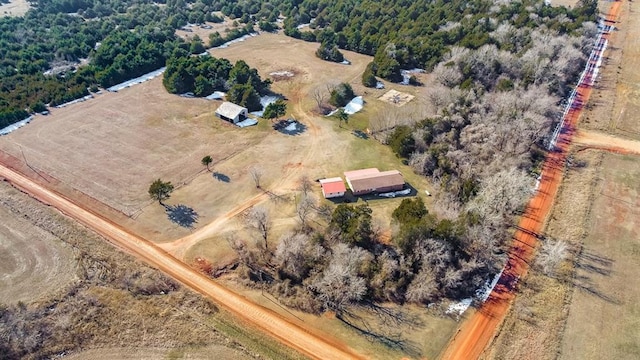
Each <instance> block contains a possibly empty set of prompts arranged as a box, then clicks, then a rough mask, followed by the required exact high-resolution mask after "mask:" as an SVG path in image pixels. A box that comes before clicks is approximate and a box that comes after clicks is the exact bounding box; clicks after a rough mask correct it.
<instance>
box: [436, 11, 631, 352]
mask: <svg viewBox="0 0 640 360" xmlns="http://www.w3.org/2000/svg"><path fill="white" fill-rule="evenodd" d="M620 4H621V2H619V1H617V2H615V3H613V4H612V6H611V9H610V11H609V14H608V16H607V19H608V20H609V21H613V20H615V19H617V16H618V11H619V8H620ZM605 37H608V35H605V36H603V38H605ZM587 81H588V82H591V80H589V79H587ZM583 84H584V82H583ZM591 90H592V86H582V85H580V86H578V88H577V99H579V100H580V101H581V102H582V104H586V103H587V102H588V100H589V97H590V96H591ZM582 106H584V105H582ZM582 106H577V107H573V108H571V110H570V111H569V112H568V114H567V116H566V117H565V123H564V127H563V128H562V131H561V132H560V135H559V137H558V141H557V146H556V149H555V151H553V152H550V153H549V155H548V156H547V158H546V160H545V163H544V165H543V169H542V175H541V179H540V186H539V188H538V191H537V192H536V195H535V196H534V197H533V198H532V199H531V201H530V202H529V204H528V205H527V210H526V212H525V214H524V215H523V217H522V219H521V220H520V223H519V224H518V226H517V231H516V233H515V234H514V241H513V245H512V247H511V250H510V252H509V260H508V262H507V266H506V268H505V271H504V272H503V273H502V276H501V277H500V279H499V281H498V284H497V285H496V287H495V288H494V290H493V291H492V292H491V295H490V296H489V299H488V300H487V301H486V302H485V303H484V304H483V305H482V306H481V307H480V309H479V310H478V311H477V312H475V313H473V314H472V316H471V317H470V318H469V319H467V320H466V321H465V322H464V323H463V324H462V326H461V327H460V329H459V330H458V332H457V334H456V335H455V337H454V338H453V339H452V340H451V342H450V343H449V345H448V346H447V348H446V349H445V351H444V353H443V354H442V356H441V358H442V359H461V360H471V359H478V358H479V357H480V356H481V355H482V353H483V351H484V350H485V349H486V347H487V346H488V345H489V344H490V343H491V340H492V339H493V337H494V335H495V333H496V331H497V329H498V327H499V326H500V324H501V323H502V321H503V320H504V318H505V316H506V314H507V312H508V311H509V307H510V305H511V303H512V300H513V298H514V297H515V290H516V286H517V281H518V279H520V278H521V277H523V276H525V275H526V274H527V271H528V269H529V263H530V261H531V260H532V259H533V256H534V254H535V248H536V246H537V244H538V234H541V231H542V230H543V228H544V224H545V221H546V217H547V215H548V214H549V210H550V209H551V207H552V205H553V201H554V199H555V197H556V194H557V192H558V187H559V186H560V182H561V180H562V175H563V171H564V164H565V160H566V156H567V152H568V149H569V145H570V143H571V140H572V136H573V134H574V133H575V127H576V124H577V122H578V119H579V118H580V116H581V114H582Z"/></svg>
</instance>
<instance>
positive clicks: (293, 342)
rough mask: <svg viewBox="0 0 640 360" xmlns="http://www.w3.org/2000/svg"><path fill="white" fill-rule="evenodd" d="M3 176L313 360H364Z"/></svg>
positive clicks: (47, 193) (37, 188)
mask: <svg viewBox="0 0 640 360" xmlns="http://www.w3.org/2000/svg"><path fill="white" fill-rule="evenodd" d="M0 177H2V178H4V179H5V180H6V181H8V182H10V183H11V184H12V185H13V186H15V187H16V188H18V189H20V190H22V191H24V192H26V193H27V194H30V195H31V196H33V197H34V198H36V199H38V200H39V201H41V202H42V203H44V204H48V205H51V206H53V207H55V208H57V209H58V210H59V211H61V212H62V213H64V214H66V215H67V216H70V217H72V218H74V219H75V220H77V221H78V222H80V223H81V224H83V225H85V226H87V227H88V228H90V229H92V230H94V231H95V232H96V233H98V234H100V235H102V236H104V237H105V238H106V239H107V240H108V241H110V242H111V243H112V244H113V245H115V246H116V247H118V248H121V249H123V250H125V251H127V252H129V253H131V254H134V255H135V256H137V257H138V258H140V259H142V260H143V261H145V262H146V263H147V264H149V265H151V266H153V267H156V268H157V269H159V270H160V271H162V272H164V273H165V274H167V275H169V276H171V277H173V278H174V279H176V280H177V281H179V282H181V283H182V284H184V285H186V286H188V287H190V288H191V289H193V290H195V291H197V292H199V293H200V294H202V295H204V296H207V297H208V298H210V299H212V300H213V301H214V302H215V303H216V304H218V305H219V306H221V307H223V308H225V309H227V310H228V311H230V312H231V313H233V314H234V315H235V316H237V317H238V318H239V319H242V320H244V321H246V322H247V323H248V324H252V325H253V326H255V327H257V328H258V329H260V330H262V331H263V332H265V333H267V334H269V335H271V336H272V337H274V338H275V339H277V340H278V341H280V342H282V343H283V344H286V345H288V346H290V347H292V348H294V349H296V350H298V351H300V352H301V353H303V354H305V355H307V356H309V357H310V358H314V359H361V358H363V356H362V355H360V354H357V353H355V352H354V351H353V350H352V349H350V348H348V347H347V346H345V345H343V344H341V343H339V342H338V341H336V340H334V339H331V338H330V337H328V336H326V335H319V334H315V333H313V332H311V330H310V329H307V328H305V327H304V325H303V324H301V323H294V322H293V321H290V320H287V319H284V318H283V317H281V316H280V315H278V314H277V313H275V312H273V311H271V310H269V309H266V308H263V307H261V306H258V305H256V304H254V303H252V302H250V301H249V300H247V299H246V298H244V297H242V296H240V295H238V294H236V293H234V292H232V291H230V290H228V289H226V288H225V287H223V286H221V285H220V284H218V283H216V282H215V281H213V280H211V279H209V278H207V277H206V276H204V275H202V274H200V273H199V272H198V271H196V270H195V269H193V268H191V267H190V266H188V265H187V264H185V263H183V262H181V261H179V260H178V259H176V258H175V257H173V256H171V255H169V254H168V253H167V252H166V251H163V250H162V249H160V248H159V247H158V246H156V245H155V244H153V243H152V242H150V241H148V240H146V239H143V238H141V237H138V236H135V235H133V234H131V233H129V232H128V231H127V230H125V229H124V228H122V227H120V226H118V225H116V224H115V223H113V222H111V221H109V220H107V219H106V218H104V217H102V216H100V215H98V214H97V213H95V212H92V211H90V210H86V209H83V208H82V207H81V206H79V205H78V204H76V203H74V202H72V201H71V200H69V199H68V198H66V197H65V196H64V195H61V194H59V193H57V192H55V191H54V190H51V189H47V188H45V187H44V186H41V185H39V184H37V183H35V182H34V181H32V180H30V179H29V178H27V177H25V176H23V175H21V174H19V173H17V172H15V171H13V170H10V169H9V168H7V167H5V166H3V165H0Z"/></svg>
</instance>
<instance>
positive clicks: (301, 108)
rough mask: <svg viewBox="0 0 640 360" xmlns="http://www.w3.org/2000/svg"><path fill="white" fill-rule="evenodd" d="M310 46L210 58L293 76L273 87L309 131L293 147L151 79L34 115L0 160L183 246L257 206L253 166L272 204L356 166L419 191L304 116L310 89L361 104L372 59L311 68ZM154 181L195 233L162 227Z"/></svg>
mask: <svg viewBox="0 0 640 360" xmlns="http://www.w3.org/2000/svg"><path fill="white" fill-rule="evenodd" d="M316 47H317V44H312V43H306V42H303V41H299V40H295V39H291V38H288V37H285V36H284V35H274V34H262V35H260V36H257V37H254V38H251V39H248V40H247V41H245V42H242V43H238V44H234V45H232V46H231V47H229V48H226V49H216V50H213V51H212V53H213V54H214V55H215V56H218V57H226V58H229V59H230V60H232V61H235V60H238V59H244V60H245V61H247V63H249V65H251V66H253V67H257V68H258V70H259V71H260V73H261V74H263V76H265V74H269V73H271V72H274V71H278V70H282V69H290V70H294V72H295V73H296V76H295V77H293V78H291V79H289V80H285V81H278V82H276V83H274V85H273V90H274V91H275V92H278V93H281V94H283V95H284V96H286V97H287V98H288V99H289V100H290V101H289V114H290V115H292V116H294V117H296V118H298V119H299V120H301V121H302V122H303V123H304V124H305V126H306V130H305V131H304V132H303V133H301V134H299V135H297V136H288V135H284V134H282V133H279V132H276V131H274V130H272V129H271V127H270V124H269V123H268V122H267V121H262V122H261V124H260V125H258V126H257V127H252V128H246V129H238V128H236V127H234V126H231V125H230V124H227V123H225V122H222V121H220V120H219V119H217V118H215V117H214V116H213V112H214V110H215V108H216V107H217V106H218V105H219V103H220V102H219V101H207V100H204V99H186V98H181V97H178V96H175V95H171V94H168V93H167V92H166V91H165V90H164V88H163V87H162V84H161V79H159V78H158V79H154V80H152V81H149V82H146V83H143V84H140V85H136V86H134V87H131V88H128V89H124V90H122V91H120V92H118V93H103V94H100V95H97V96H96V98H94V99H92V100H90V101H86V102H83V103H79V104H74V105H71V106H68V107H66V108H62V109H54V110H53V112H52V114H51V115H49V116H46V117H45V116H38V117H37V118H36V120H35V121H34V122H32V123H31V124H29V125H28V126H26V127H24V128H22V129H20V130H19V131H16V132H14V133H12V134H10V135H9V136H5V137H3V138H0V150H3V151H5V152H7V153H10V154H11V155H13V156H14V157H16V158H18V159H22V160H26V162H27V163H28V164H29V165H30V166H31V167H33V168H36V169H38V170H41V171H42V172H44V173H46V174H49V175H51V176H53V177H54V178H56V179H58V180H60V181H61V182H62V183H64V184H66V185H68V186H70V187H72V188H74V189H77V190H79V191H81V192H83V193H85V194H87V195H89V196H90V197H93V198H95V199H97V200H98V201H101V202H103V203H106V204H107V205H109V206H111V207H112V208H115V209H117V210H119V211H121V212H123V213H124V214H126V215H128V216H130V217H132V219H125V220H122V219H119V220H118V221H120V222H124V223H125V225H126V226H127V227H128V228H133V229H134V230H135V231H137V232H138V233H140V234H142V235H143V236H145V237H148V238H150V239H153V240H155V241H159V242H166V241H170V240H174V239H176V238H179V237H182V236H185V235H188V234H190V233H191V232H192V231H193V229H197V228H199V227H202V226H203V225H205V224H208V223H210V222H211V221H212V220H213V219H216V218H220V217H221V216H223V215H225V214H227V213H228V212H229V211H230V210H231V209H233V208H234V207H236V206H238V205H239V204H242V203H243V202H245V201H247V199H251V198H252V197H254V196H256V195H259V194H260V191H258V190H257V189H255V186H254V184H253V183H252V181H251V179H250V176H248V174H247V169H248V168H249V167H251V166H254V165H259V166H260V167H262V168H263V169H264V171H265V176H264V180H263V182H264V184H263V185H264V187H265V188H266V189H269V190H270V191H273V192H274V193H277V194H280V195H282V194H286V193H291V192H292V191H293V190H294V189H295V187H296V182H297V180H298V178H299V177H300V176H301V175H307V176H309V177H310V178H313V179H315V178H318V177H323V176H337V175H340V174H341V173H342V172H343V171H345V170H350V169H353V168H357V167H362V166H377V167H380V168H381V169H391V168H398V169H399V170H401V171H402V172H403V173H405V176H407V178H408V180H409V182H410V183H411V184H412V185H413V186H414V187H416V188H426V187H427V186H428V184H426V180H424V179H421V178H420V177H418V176H415V175H413V174H412V173H411V170H410V169H409V168H408V167H406V166H403V165H402V164H400V162H399V161H398V159H397V158H396V157H395V156H394V155H393V154H392V153H391V151H390V149H388V148H387V147H386V146H383V145H380V144H378V143H377V142H375V141H373V140H363V139H359V138H356V137H355V136H354V135H352V134H351V132H350V130H349V129H350V128H349V126H346V127H345V128H344V129H343V128H339V127H338V126H336V121H335V120H333V119H330V118H324V117H320V116H317V115H315V114H313V113H312V112H311V111H310V110H311V109H312V108H313V107H314V104H313V103H314V102H313V100H312V99H311V98H310V96H308V93H309V91H310V89H313V88H315V87H317V86H319V87H322V88H323V89H324V88H325V87H326V84H329V83H331V84H333V83H339V82H341V81H349V82H351V83H352V85H354V88H356V91H360V93H364V92H363V91H362V90H358V89H361V88H362V87H361V86H360V85H358V84H359V83H360V75H361V73H362V71H363V70H364V67H365V66H366V65H367V63H368V62H369V61H370V60H371V58H370V57H367V56H363V55H359V54H355V53H351V52H346V56H347V58H348V59H350V60H351V61H352V65H349V66H346V65H341V64H334V63H329V62H325V61H322V60H319V59H317V58H316V57H315V55H314V52H315V49H316ZM402 88H403V89H404V88H406V89H408V91H419V88H413V87H402ZM384 91H386V90H380V91H370V92H367V94H365V101H366V102H367V103H368V105H365V109H364V110H363V111H362V112H361V113H359V114H356V115H354V116H353V117H352V120H353V121H352V125H353V126H357V124H364V123H366V119H367V117H368V116H371V115H372V112H371V111H375V109H379V108H380V107H383V106H386V105H385V104H384V103H382V102H380V101H379V100H377V99H376V97H377V96H379V95H380V94H381V93H383V92H384ZM379 93H380V94H379ZM369 105H371V107H372V110H369V109H368V106H369ZM23 154H24V156H23ZM207 154H209V155H211V156H212V157H213V158H214V164H213V165H212V170H213V171H216V172H218V173H221V174H224V175H225V176H226V177H227V181H218V180H216V179H214V178H213V177H212V176H211V174H210V173H206V171H204V170H205V169H204V168H203V166H202V165H201V164H200V159H201V158H202V157H203V156H204V155H207ZM156 178H162V179H164V180H169V181H172V183H173V184H175V185H176V186H177V190H176V191H175V192H174V194H173V195H172V198H171V199H170V200H169V201H167V203H168V204H170V205H173V206H175V205H186V206H188V207H190V208H192V209H193V210H194V211H195V213H196V214H197V216H196V220H197V222H195V223H194V224H193V228H185V227H181V226H178V225H176V224H174V223H172V222H170V221H169V220H168V219H167V214H166V210H165V208H163V207H162V206H159V205H158V204H157V203H153V202H152V201H151V200H149V198H148V194H147V189H148V186H149V183H150V182H151V181H153V180H154V179H156ZM317 194H319V189H318V190H317ZM382 202H384V200H382ZM383 215H384V214H381V216H380V217H381V218H385V216H383Z"/></svg>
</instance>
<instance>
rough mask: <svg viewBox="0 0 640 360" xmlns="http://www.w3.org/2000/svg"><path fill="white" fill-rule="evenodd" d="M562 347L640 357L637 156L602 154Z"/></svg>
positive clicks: (573, 355) (572, 354)
mask: <svg viewBox="0 0 640 360" xmlns="http://www.w3.org/2000/svg"><path fill="white" fill-rule="evenodd" d="M600 176H601V177H602V180H601V181H600V182H599V184H598V185H599V186H598V188H597V192H596V198H595V202H594V208H593V211H592V212H591V216H590V217H589V221H588V226H587V227H586V230H587V231H588V236H587V237H586V238H585V240H584V245H583V248H582V251H581V255H580V256H579V258H578V265H579V266H578V268H577V270H576V274H575V278H576V282H577V287H576V288H575V290H574V293H573V298H572V302H571V306H570V309H569V317H568V320H567V326H566V330H565V332H564V337H563V341H562V347H561V356H560V358H564V359H603V358H611V359H638V358H639V357H640V331H639V330H638V329H639V325H640V303H638V301H637V299H638V297H639V296H640V280H639V279H638V277H637V274H638V273H639V272H640V263H639V262H638V256H640V231H638V226H639V225H640V211H638V206H640V185H639V184H640V181H639V179H640V159H638V157H629V156H622V155H612V154H607V155H605V159H604V161H603V167H602V172H601V174H600Z"/></svg>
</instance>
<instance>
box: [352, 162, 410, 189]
mask: <svg viewBox="0 0 640 360" xmlns="http://www.w3.org/2000/svg"><path fill="white" fill-rule="evenodd" d="M344 176H345V177H346V179H347V184H348V185H349V188H350V189H351V191H352V192H353V194H354V195H364V194H369V193H372V192H388V191H397V190H402V189H403V188H404V184H405V183H404V178H403V177H402V174H401V173H400V171H398V170H389V171H382V172H381V171H380V170H378V169H376V168H370V169H361V170H354V171H345V173H344Z"/></svg>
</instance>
